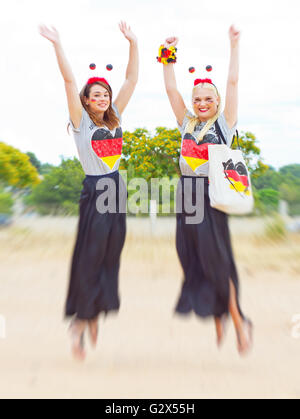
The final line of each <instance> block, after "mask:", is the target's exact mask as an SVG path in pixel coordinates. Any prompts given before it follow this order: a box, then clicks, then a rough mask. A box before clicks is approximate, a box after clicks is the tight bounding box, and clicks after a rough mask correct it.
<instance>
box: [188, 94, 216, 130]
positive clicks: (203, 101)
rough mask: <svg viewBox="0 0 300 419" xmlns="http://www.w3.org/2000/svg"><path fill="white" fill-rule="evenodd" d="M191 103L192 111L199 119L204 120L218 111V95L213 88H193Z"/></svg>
mask: <svg viewBox="0 0 300 419" xmlns="http://www.w3.org/2000/svg"><path fill="white" fill-rule="evenodd" d="M192 103H193V109H194V112H195V114H196V115H197V116H198V118H199V119H200V121H201V122H206V121H208V120H209V119H211V118H213V117H214V116H215V115H216V113H217V112H218V105H219V97H218V96H217V94H216V93H215V91H214V89H211V88H208V87H205V86H199V87H198V86H197V87H196V88H194V90H193V97H192Z"/></svg>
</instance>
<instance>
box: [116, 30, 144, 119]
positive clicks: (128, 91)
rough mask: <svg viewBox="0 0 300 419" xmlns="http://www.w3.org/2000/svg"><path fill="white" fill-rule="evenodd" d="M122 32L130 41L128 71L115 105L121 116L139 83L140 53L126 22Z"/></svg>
mask: <svg viewBox="0 0 300 419" xmlns="http://www.w3.org/2000/svg"><path fill="white" fill-rule="evenodd" d="M119 28H120V31H121V32H122V33H123V35H124V36H125V38H126V39H127V40H128V41H129V45H130V46H129V61H128V65H127V70H126V76H125V82H124V84H123V86H122V87H121V89H120V91H119V94H118V96H117V97H116V100H115V101H114V104H115V105H116V107H117V108H118V111H119V113H120V114H122V112H123V111H124V109H125V108H126V106H127V105H128V102H129V100H130V98H131V96H132V95H133V92H134V89H135V86H136V84H137V81H138V73H139V53H138V43H137V37H136V36H135V35H134V33H133V32H132V31H131V29H130V26H127V24H126V23H125V22H120V24H119Z"/></svg>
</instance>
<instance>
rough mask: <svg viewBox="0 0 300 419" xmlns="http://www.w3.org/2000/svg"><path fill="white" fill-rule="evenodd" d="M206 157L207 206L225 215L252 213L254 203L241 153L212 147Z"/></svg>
mask: <svg viewBox="0 0 300 419" xmlns="http://www.w3.org/2000/svg"><path fill="white" fill-rule="evenodd" d="M237 136H238V134H237ZM237 138H238V137H237ZM208 155H209V198H210V205H211V206H212V207H213V208H216V209H218V210H220V211H223V212H225V213H227V214H248V213H251V212H252V211H253V207H254V199H253V193H252V188H251V179H250V175H249V171H248V168H247V165H246V163H245V159H244V157H243V153H242V151H241V150H240V149H238V150H232V149H231V148H229V147H228V146H227V145H225V144H221V145H219V144H211V145H209V146H208Z"/></svg>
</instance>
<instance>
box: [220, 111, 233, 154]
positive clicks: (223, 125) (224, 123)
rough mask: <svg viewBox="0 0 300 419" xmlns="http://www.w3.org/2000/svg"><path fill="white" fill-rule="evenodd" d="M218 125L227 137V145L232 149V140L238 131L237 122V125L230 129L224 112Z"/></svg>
mask: <svg viewBox="0 0 300 419" xmlns="http://www.w3.org/2000/svg"><path fill="white" fill-rule="evenodd" d="M218 123H219V125H220V128H221V130H222V133H223V135H224V137H225V140H226V143H227V145H228V146H229V147H230V146H231V144H232V138H233V136H234V134H235V131H236V127H237V122H236V123H235V125H234V126H233V127H232V128H229V127H228V124H227V121H226V118H225V115H224V112H223V113H221V115H220V116H219V118H218Z"/></svg>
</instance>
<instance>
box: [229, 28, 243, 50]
mask: <svg viewBox="0 0 300 419" xmlns="http://www.w3.org/2000/svg"><path fill="white" fill-rule="evenodd" d="M240 37H241V32H240V31H239V30H238V29H236V28H235V27H234V25H231V26H230V28H229V39H230V43H231V46H235V45H237V44H238V43H239V40H240Z"/></svg>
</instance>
